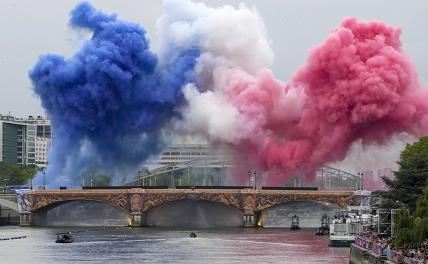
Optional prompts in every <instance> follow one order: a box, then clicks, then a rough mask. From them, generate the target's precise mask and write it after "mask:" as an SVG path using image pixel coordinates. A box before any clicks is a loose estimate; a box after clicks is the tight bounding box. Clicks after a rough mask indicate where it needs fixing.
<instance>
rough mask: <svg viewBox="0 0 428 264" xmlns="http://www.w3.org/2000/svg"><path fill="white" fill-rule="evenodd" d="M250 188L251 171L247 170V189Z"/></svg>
mask: <svg viewBox="0 0 428 264" xmlns="http://www.w3.org/2000/svg"><path fill="white" fill-rule="evenodd" d="M250 186H251V171H250V170H248V187H250Z"/></svg>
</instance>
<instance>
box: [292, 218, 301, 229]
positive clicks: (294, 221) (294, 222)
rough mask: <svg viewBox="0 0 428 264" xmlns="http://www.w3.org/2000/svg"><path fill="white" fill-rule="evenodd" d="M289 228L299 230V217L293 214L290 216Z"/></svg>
mask: <svg viewBox="0 0 428 264" xmlns="http://www.w3.org/2000/svg"><path fill="white" fill-rule="evenodd" d="M290 230H300V227H299V217H298V216H297V215H293V216H292V217H291V227H290Z"/></svg>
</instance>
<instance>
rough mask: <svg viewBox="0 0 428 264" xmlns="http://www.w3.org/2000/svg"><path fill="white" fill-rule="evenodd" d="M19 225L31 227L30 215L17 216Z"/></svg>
mask: <svg viewBox="0 0 428 264" xmlns="http://www.w3.org/2000/svg"><path fill="white" fill-rule="evenodd" d="M19 225H20V226H31V213H28V212H25V213H21V214H20V216H19Z"/></svg>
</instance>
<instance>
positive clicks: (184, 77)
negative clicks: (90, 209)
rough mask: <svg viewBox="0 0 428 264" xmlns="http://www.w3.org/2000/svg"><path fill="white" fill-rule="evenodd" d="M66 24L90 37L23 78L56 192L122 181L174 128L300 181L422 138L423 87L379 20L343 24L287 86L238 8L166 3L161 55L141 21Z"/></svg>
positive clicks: (250, 14) (394, 35)
mask: <svg viewBox="0 0 428 264" xmlns="http://www.w3.org/2000/svg"><path fill="white" fill-rule="evenodd" d="M70 24H71V26H72V27H74V28H83V29H86V30H88V31H90V32H92V37H91V38H90V39H89V40H88V41H87V42H86V43H85V45H84V46H83V47H82V49H81V50H80V51H78V52H77V53H76V54H75V55H74V56H73V57H71V58H67V59H65V58H63V57H61V56H57V55H45V56H42V57H41V58H40V59H39V61H38V63H37V64H36V65H35V67H34V68H33V69H32V70H31V72H30V77H31V79H32V81H33V84H34V89H35V91H36V93H37V94H38V95H39V96H40V98H41V100H42V103H43V106H44V107H45V109H46V110H47V111H48V113H49V115H50V117H51V119H52V124H53V133H54V134H53V136H54V138H53V143H52V149H51V152H50V156H49V162H50V164H49V166H48V171H47V174H48V175H49V177H51V181H56V183H57V184H59V183H63V181H64V180H65V179H71V178H72V177H74V179H76V178H79V177H81V175H84V174H85V173H88V172H91V171H96V172H97V173H100V172H101V173H106V172H108V173H113V174H115V175H120V174H122V175H126V174H127V173H131V172H132V171H135V169H136V167H137V166H138V165H140V164H141V163H142V162H143V161H144V160H146V159H147V158H149V157H150V156H151V155H154V154H157V153H159V152H160V151H161V150H162V149H163V148H164V147H165V146H166V144H167V142H165V140H164V131H165V130H171V129H172V130H173V131H174V132H175V133H181V134H187V135H192V136H198V138H205V139H206V140H207V141H208V142H210V143H212V144H215V145H216V146H219V145H222V146H227V147H228V148H230V149H231V150H232V151H233V153H234V154H235V156H236V157H237V159H239V160H240V164H242V162H244V164H243V165H241V166H243V167H246V168H247V169H248V168H254V169H257V170H259V171H263V172H264V173H265V176H266V178H265V181H266V182H267V183H268V184H282V183H284V180H285V179H286V178H288V177H289V176H292V175H294V174H296V173H300V172H302V171H304V172H305V175H307V177H308V178H309V179H310V178H311V176H313V172H314V171H315V170H316V169H317V168H319V167H320V166H321V165H323V164H327V163H332V162H337V161H341V160H343V159H345V158H346V156H347V154H348V152H349V150H350V149H351V146H352V145H353V144H354V143H355V142H358V143H361V144H362V145H364V146H368V145H382V144H385V143H388V142H390V140H391V139H392V138H393V137H395V136H397V135H398V134H400V133H403V132H404V133H407V134H409V135H412V136H415V137H417V136H421V135H423V134H425V133H426V132H427V131H428V115H427V113H428V100H427V99H428V95H427V92H426V91H425V90H424V89H422V86H421V85H420V84H419V83H418V80H417V74H416V70H415V69H414V67H413V65H412V63H411V62H410V60H409V59H408V57H407V56H406V54H405V53H404V52H403V51H402V49H401V43H400V33H401V31H400V29H399V28H395V27H391V26H388V25H386V24H384V23H382V22H377V21H370V22H360V21H358V20H357V19H355V18H348V19H345V20H344V21H343V22H342V24H341V25H340V26H339V27H338V28H336V29H334V30H333V31H332V32H331V34H330V35H329V36H328V37H327V38H326V40H325V41H324V42H323V43H321V44H320V45H319V46H317V47H315V48H313V49H312V50H311V51H310V53H309V57H308V59H307V62H306V64H305V65H304V66H303V67H302V68H301V69H300V70H299V71H298V72H297V73H296V74H295V75H294V77H293V78H292V79H291V80H289V81H281V80H278V79H276V78H275V77H274V76H273V74H272V72H271V71H270V70H269V67H270V66H271V65H272V62H273V59H274V55H273V52H272V50H271V48H270V45H269V43H270V41H269V39H268V38H267V34H266V29H265V26H264V23H263V19H262V18H261V17H260V15H259V14H258V12H257V10H255V9H254V8H249V7H247V6H245V5H243V4H241V5H240V6H239V7H237V8H235V7H232V6H223V7H219V8H211V7H208V6H206V5H205V4H202V3H194V2H192V1H189V0H182V1H179V0H166V1H164V13H163V14H162V16H161V17H160V18H159V20H158V23H157V26H158V35H159V38H160V47H159V53H158V54H154V53H153V52H151V51H150V49H149V41H148V39H147V38H146V36H145V32H144V29H143V28H142V27H140V26H138V25H136V24H132V23H128V22H124V21H121V20H119V19H117V17H116V16H115V15H106V14H104V13H102V12H99V11H97V10H95V9H94V8H93V7H92V6H91V5H90V4H88V3H83V4H80V5H78V6H77V7H76V8H75V9H74V10H73V11H72V12H71V18H70ZM237 171H240V169H237ZM245 171H246V170H245ZM60 176H63V177H60ZM241 176H243V177H246V175H245V174H244V175H241ZM235 177H236V179H237V181H239V178H240V175H236V176H235Z"/></svg>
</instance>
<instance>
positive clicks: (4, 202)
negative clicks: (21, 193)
mask: <svg viewBox="0 0 428 264" xmlns="http://www.w3.org/2000/svg"><path fill="white" fill-rule="evenodd" d="M13 198H14V199H16V197H13ZM0 206H1V207H6V208H9V209H12V210H14V211H16V212H18V211H19V210H18V204H17V203H16V201H12V200H10V199H5V198H3V197H0Z"/></svg>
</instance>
